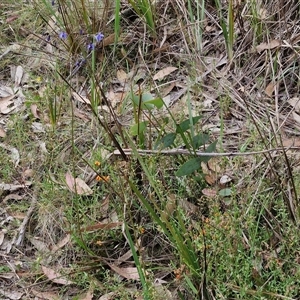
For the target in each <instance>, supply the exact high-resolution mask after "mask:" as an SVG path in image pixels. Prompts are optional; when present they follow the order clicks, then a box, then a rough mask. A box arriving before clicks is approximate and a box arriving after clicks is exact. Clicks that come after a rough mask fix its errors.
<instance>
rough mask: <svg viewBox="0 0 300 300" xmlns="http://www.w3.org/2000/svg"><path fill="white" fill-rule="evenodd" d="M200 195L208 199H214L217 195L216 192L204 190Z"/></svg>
mask: <svg viewBox="0 0 300 300" xmlns="http://www.w3.org/2000/svg"><path fill="white" fill-rule="evenodd" d="M202 194H203V195H204V196H206V197H209V198H214V197H215V196H216V195H217V191H216V190H213V189H208V188H205V189H203V190H202Z"/></svg>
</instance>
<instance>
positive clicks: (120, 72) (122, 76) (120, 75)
mask: <svg viewBox="0 0 300 300" xmlns="http://www.w3.org/2000/svg"><path fill="white" fill-rule="evenodd" d="M117 78H118V80H119V81H120V82H121V83H124V82H125V81H126V80H127V74H126V72H125V71H124V70H122V69H119V70H118V71H117Z"/></svg>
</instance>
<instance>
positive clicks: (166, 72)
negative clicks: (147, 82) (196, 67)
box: [153, 67, 178, 80]
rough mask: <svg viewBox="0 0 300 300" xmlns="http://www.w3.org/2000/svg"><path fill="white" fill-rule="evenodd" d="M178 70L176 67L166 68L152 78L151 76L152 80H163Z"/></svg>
mask: <svg viewBox="0 0 300 300" xmlns="http://www.w3.org/2000/svg"><path fill="white" fill-rule="evenodd" d="M177 69H178V68H176V67H166V68H164V69H162V70H160V71H158V72H157V73H156V74H155V75H154V76H153V80H161V79H163V78H165V77H166V76H168V75H169V74H171V73H172V72H174V71H175V70H177Z"/></svg>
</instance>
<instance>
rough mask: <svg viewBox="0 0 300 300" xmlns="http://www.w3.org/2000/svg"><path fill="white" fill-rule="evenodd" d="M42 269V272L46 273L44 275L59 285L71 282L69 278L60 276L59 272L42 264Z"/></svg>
mask: <svg viewBox="0 0 300 300" xmlns="http://www.w3.org/2000/svg"><path fill="white" fill-rule="evenodd" d="M42 270H43V273H44V274H45V275H46V277H47V278H48V279H50V280H51V281H52V282H54V283H57V284H61V285H70V284H72V283H73V282H72V281H70V280H68V279H66V278H65V277H64V276H62V275H61V274H60V273H59V272H57V271H55V270H53V269H51V268H48V267H45V266H42Z"/></svg>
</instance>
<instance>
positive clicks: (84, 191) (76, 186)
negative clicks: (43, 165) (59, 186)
mask: <svg viewBox="0 0 300 300" xmlns="http://www.w3.org/2000/svg"><path fill="white" fill-rule="evenodd" d="M66 183H67V186H68V188H69V190H70V191H71V192H73V193H75V194H78V195H86V196H87V195H91V194H92V193H93V191H92V190H91V188H90V187H89V186H88V185H87V184H86V183H85V182H84V181H83V180H82V179H81V178H74V177H73V176H72V175H71V173H70V172H67V174H66Z"/></svg>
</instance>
